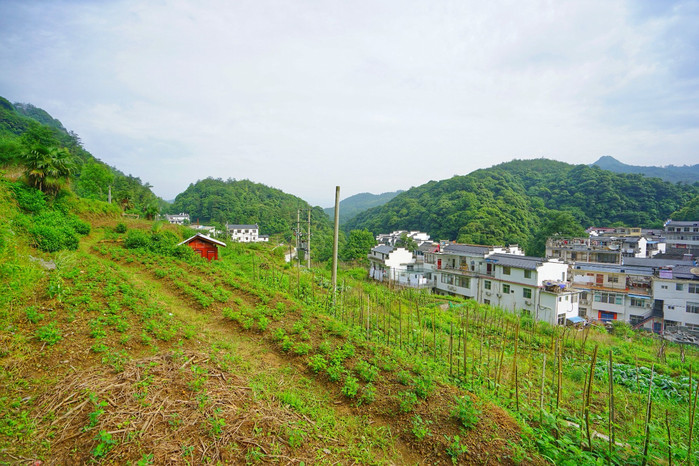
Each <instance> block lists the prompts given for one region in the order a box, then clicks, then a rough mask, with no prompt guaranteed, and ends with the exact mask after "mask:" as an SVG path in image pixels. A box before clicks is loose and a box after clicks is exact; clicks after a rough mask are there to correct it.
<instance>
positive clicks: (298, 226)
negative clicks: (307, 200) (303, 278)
mask: <svg viewBox="0 0 699 466" xmlns="http://www.w3.org/2000/svg"><path fill="white" fill-rule="evenodd" d="M300 247H301V209H296V262H297V265H298V266H299V267H301V255H300V254H299V252H300Z"/></svg>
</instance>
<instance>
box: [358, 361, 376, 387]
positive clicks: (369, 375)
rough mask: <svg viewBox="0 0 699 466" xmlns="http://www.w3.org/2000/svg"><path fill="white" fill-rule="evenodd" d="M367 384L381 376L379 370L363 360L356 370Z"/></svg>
mask: <svg viewBox="0 0 699 466" xmlns="http://www.w3.org/2000/svg"><path fill="white" fill-rule="evenodd" d="M354 369H355V370H356V371H357V373H358V374H359V376H360V377H361V378H362V379H363V380H364V381H365V382H373V381H375V380H376V377H378V375H379V368H378V367H376V366H374V365H372V364H369V363H368V362H366V361H364V360H361V361H359V362H358V363H357V365H356V366H355V368H354Z"/></svg>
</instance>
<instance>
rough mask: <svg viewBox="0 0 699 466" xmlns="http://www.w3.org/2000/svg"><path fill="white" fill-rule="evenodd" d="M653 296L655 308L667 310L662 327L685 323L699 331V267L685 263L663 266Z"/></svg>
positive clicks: (678, 325) (685, 325)
mask: <svg viewBox="0 0 699 466" xmlns="http://www.w3.org/2000/svg"><path fill="white" fill-rule="evenodd" d="M653 298H654V308H655V309H656V310H658V311H661V312H662V314H663V321H664V322H663V326H664V327H663V329H662V330H664V329H665V328H669V327H685V328H687V329H689V330H693V331H697V332H699V267H697V266H696V265H694V264H683V265H675V266H674V267H666V268H662V269H660V270H659V271H658V275H657V277H656V278H655V279H654V280H653ZM655 330H658V329H657V327H656V329H655Z"/></svg>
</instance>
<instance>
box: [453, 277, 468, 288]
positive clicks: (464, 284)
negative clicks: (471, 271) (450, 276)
mask: <svg viewBox="0 0 699 466" xmlns="http://www.w3.org/2000/svg"><path fill="white" fill-rule="evenodd" d="M454 284H455V285H456V286H460V287H461V288H471V279H470V278H468V277H455V278H454Z"/></svg>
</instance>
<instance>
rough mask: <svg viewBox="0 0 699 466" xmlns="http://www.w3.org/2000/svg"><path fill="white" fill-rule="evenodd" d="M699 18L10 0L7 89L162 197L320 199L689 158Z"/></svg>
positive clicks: (531, 8) (0, 23)
mask: <svg viewBox="0 0 699 466" xmlns="http://www.w3.org/2000/svg"><path fill="white" fill-rule="evenodd" d="M640 7H643V8H640ZM697 11H698V8H697V2H696V1H689V2H677V3H675V4H673V5H671V6H669V7H666V8H658V7H657V6H656V5H654V3H653V2H650V3H648V4H642V3H638V4H637V3H633V2H632V3H629V2H625V1H622V0H618V1H604V2H602V1H592V2H590V1H579V2H560V3H559V2H551V1H530V2H514V3H510V4H505V3H500V2H475V1H470V2H426V1H407V2H406V1H401V2H398V1H393V2H368V1H363V2H340V1H334V2H322V3H311V2H275V1H262V2H261V1H247V2H228V1H223V0H219V1H207V2H197V3H193V2H185V1H162V2H157V3H156V2H138V1H135V0H130V1H114V2H94V3H91V2H86V1H64V2H54V3H51V4H49V5H47V4H45V3H44V2H38V1H37V2H32V1H30V2H19V1H5V2H3V3H2V4H0V18H4V19H0V66H2V67H3V69H6V70H11V72H8V73H3V75H2V76H0V94H2V95H4V96H5V97H7V98H9V99H11V100H18V101H29V102H31V103H33V104H35V105H37V106H40V107H42V108H45V109H46V110H48V111H49V112H50V113H52V114H53V115H54V116H55V117H57V118H59V119H60V120H61V121H62V122H63V123H64V125H66V127H68V128H69V129H72V130H74V131H76V132H77V133H78V134H80V135H81V137H82V138H83V140H84V142H85V145H86V147H87V149H88V150H90V151H92V152H93V153H94V155H96V156H97V157H100V158H102V159H103V160H105V161H107V162H108V163H111V164H114V165H116V166H117V167H119V168H121V169H122V170H123V171H126V172H130V173H132V174H134V175H136V176H139V177H141V178H142V179H144V180H147V181H149V182H151V183H152V184H153V185H154V186H155V191H156V192H157V193H158V194H160V195H162V196H163V197H165V198H171V197H174V195H175V194H177V193H178V192H180V191H182V190H183V189H184V188H185V187H186V186H187V185H188V184H189V183H191V182H193V181H195V180H196V179H197V178H204V177H206V176H215V177H222V178H228V177H234V178H250V179H252V180H254V181H259V182H263V183H266V184H268V185H272V186H275V187H279V188H281V189H284V190H285V191H288V192H291V193H293V194H296V195H299V196H301V197H303V198H305V199H307V200H309V201H311V202H314V203H321V204H323V205H326V204H327V205H330V203H331V202H332V196H333V194H334V186H335V185H336V184H339V185H341V186H343V194H344V195H350V194H353V193H356V192H363V191H370V192H382V191H387V190H395V189H404V188H407V187H409V186H414V185H419V184H421V183H423V182H425V181H427V180H429V179H441V178H445V177H449V176H452V175H453V174H455V173H460V174H463V173H467V172H470V171H472V170H474V169H476V168H483V167H487V166H490V165H492V164H495V163H499V162H502V161H506V160H510V159H512V158H514V157H520V158H522V157H539V156H549V157H553V158H556V159H559V160H565V161H570V162H575V163H590V162H592V161H594V160H596V159H597V158H598V157H600V156H601V155H613V156H615V157H617V158H619V159H621V160H623V161H625V162H627V163H641V162H643V163H647V164H665V163H676V164H681V163H695V162H696V160H695V159H696V147H697V142H698V141H697V139H699V131H698V130H697V126H698V125H699V118H698V116H699V106H697V100H698V99H697V96H698V93H697V71H699V65H697V63H699V60H697V57H696V54H697V41H696V39H697V34H698V33H697V32H695V31H694V29H695V28H694V27H693V25H695V24H696V19H697ZM37 31H39V32H38V33H37ZM204 161H205V163H202V162H204Z"/></svg>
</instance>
